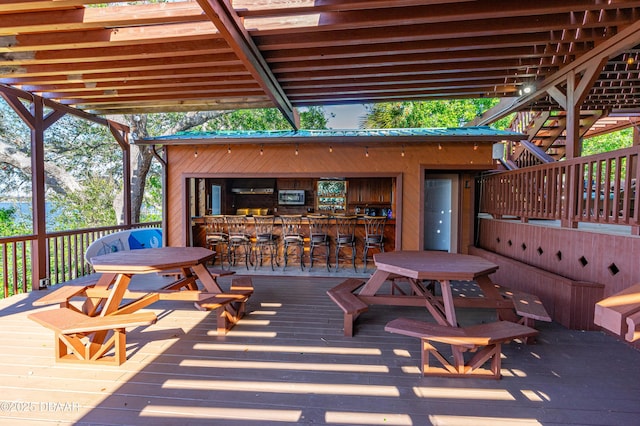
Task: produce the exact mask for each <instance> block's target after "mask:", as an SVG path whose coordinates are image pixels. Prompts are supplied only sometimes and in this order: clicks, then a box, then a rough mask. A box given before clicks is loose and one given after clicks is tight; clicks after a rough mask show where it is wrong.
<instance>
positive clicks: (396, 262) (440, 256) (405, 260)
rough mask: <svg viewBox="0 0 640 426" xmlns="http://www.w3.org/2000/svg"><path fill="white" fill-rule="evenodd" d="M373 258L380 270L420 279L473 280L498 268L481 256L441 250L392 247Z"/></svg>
mask: <svg viewBox="0 0 640 426" xmlns="http://www.w3.org/2000/svg"><path fill="white" fill-rule="evenodd" d="M373 259H374V262H375V264H376V267H377V268H378V269H379V270H382V271H386V272H390V273H394V274H398V275H402V276H404V277H409V278H414V279H420V280H460V281H473V280H475V279H476V278H477V277H479V276H483V275H489V274H491V273H493V272H495V271H496V270H497V269H498V265H496V264H494V263H491V262H489V261H488V260H486V259H483V258H481V257H478V256H472V255H468V254H457V253H446V252H440V251H406V250H405V251H391V252H383V253H376V254H375V255H374V256H373Z"/></svg>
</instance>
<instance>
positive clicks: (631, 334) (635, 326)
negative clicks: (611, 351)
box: [624, 312, 640, 342]
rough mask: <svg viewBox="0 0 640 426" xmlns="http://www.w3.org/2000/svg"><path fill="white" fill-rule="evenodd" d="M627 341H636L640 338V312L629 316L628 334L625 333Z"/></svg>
mask: <svg viewBox="0 0 640 426" xmlns="http://www.w3.org/2000/svg"><path fill="white" fill-rule="evenodd" d="M624 338H625V339H626V340H627V342H635V341H636V340H638V339H640V312H636V313H635V314H631V315H629V316H628V317H627V334H625V335H624Z"/></svg>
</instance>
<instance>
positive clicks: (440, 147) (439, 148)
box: [438, 143, 442, 151]
mask: <svg viewBox="0 0 640 426" xmlns="http://www.w3.org/2000/svg"><path fill="white" fill-rule="evenodd" d="M438 150H439V151H442V144H441V143H439V144H438Z"/></svg>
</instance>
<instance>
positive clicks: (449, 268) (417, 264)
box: [357, 251, 517, 327]
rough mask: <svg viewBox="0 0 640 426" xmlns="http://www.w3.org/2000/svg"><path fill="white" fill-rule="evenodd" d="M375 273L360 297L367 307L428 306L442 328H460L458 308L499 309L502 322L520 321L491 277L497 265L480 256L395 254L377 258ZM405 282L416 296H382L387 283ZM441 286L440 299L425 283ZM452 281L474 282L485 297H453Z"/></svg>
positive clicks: (363, 288) (432, 253) (509, 302)
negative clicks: (402, 280) (380, 305)
mask: <svg viewBox="0 0 640 426" xmlns="http://www.w3.org/2000/svg"><path fill="white" fill-rule="evenodd" d="M374 262H375V265H376V271H375V272H374V273H373V275H372V276H371V278H370V279H369V280H368V281H367V282H366V283H365V284H364V286H363V287H362V288H361V289H360V291H359V293H358V294H357V296H358V298H359V299H360V300H362V301H363V302H365V303H367V304H368V305H372V304H383V305H410V306H426V308H427V309H428V310H429V312H430V313H431V315H433V317H434V319H435V320H436V321H437V322H438V323H439V324H441V325H450V326H454V327H457V325H458V322H457V318H456V311H455V306H465V307H482V308H493V309H497V311H498V316H499V317H500V318H501V319H505V320H509V321H514V322H515V321H517V317H516V315H515V313H514V312H513V302H512V301H511V300H510V299H508V298H505V297H504V296H503V295H502V294H501V292H500V290H499V288H498V287H496V285H495V284H494V283H493V282H492V281H491V279H490V278H489V275H490V274H492V273H494V272H495V271H496V270H497V269H498V265H496V264H494V263H492V262H489V261H488V260H486V259H483V258H481V257H478V256H472V255H466V254H458V253H446V252H438V251H394V252H384V253H377V254H375V255H374ZM398 278H403V279H406V280H407V281H408V282H409V284H410V286H411V290H412V291H413V294H412V295H410V296H407V295H401V296H397V295H393V294H379V293H378V292H379V290H380V288H381V287H382V285H383V284H384V282H385V281H387V280H396V279H398ZM431 281H437V282H439V283H440V288H441V293H442V295H441V297H435V296H434V294H433V293H432V291H431V289H429V288H427V287H428V286H425V282H427V283H429V282H431ZM452 281H475V282H476V283H477V284H478V286H479V287H480V289H481V290H482V292H483V297H473V298H462V297H454V296H453V293H452V290H451V282H452Z"/></svg>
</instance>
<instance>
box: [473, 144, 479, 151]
mask: <svg viewBox="0 0 640 426" xmlns="http://www.w3.org/2000/svg"><path fill="white" fill-rule="evenodd" d="M473 150H474V151H477V150H478V143H477V142H476V143H474V144H473Z"/></svg>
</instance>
